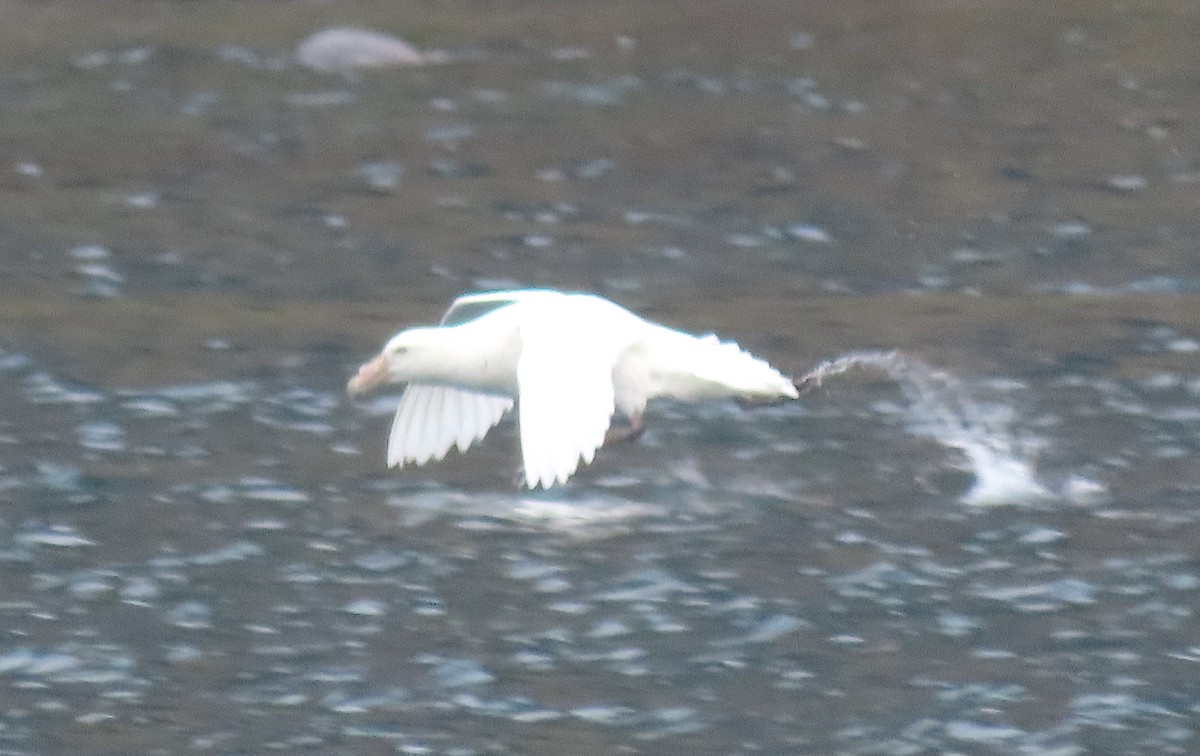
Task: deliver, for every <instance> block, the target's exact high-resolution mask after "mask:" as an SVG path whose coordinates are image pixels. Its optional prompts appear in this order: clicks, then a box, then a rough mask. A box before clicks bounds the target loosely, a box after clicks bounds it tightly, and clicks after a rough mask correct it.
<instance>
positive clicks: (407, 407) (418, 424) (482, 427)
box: [387, 383, 513, 467]
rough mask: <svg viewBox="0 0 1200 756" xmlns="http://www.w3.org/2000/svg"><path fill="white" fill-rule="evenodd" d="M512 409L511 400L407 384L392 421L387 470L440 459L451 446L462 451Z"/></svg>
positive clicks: (502, 397) (450, 389)
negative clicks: (410, 463)
mask: <svg viewBox="0 0 1200 756" xmlns="http://www.w3.org/2000/svg"><path fill="white" fill-rule="evenodd" d="M512 406H513V400H512V399H510V398H508V397H506V396H492V395H489V394H480V393H477V392H474V391H467V390H465V389H460V388H453V387H450V386H426V385H423V384H420V383H413V384H409V386H408V388H406V389H405V390H404V395H403V396H401V397H400V406H399V407H397V408H396V417H395V419H394V420H393V421H392V432H391V435H390V436H389V437H388V449H387V464H388V467H403V466H404V465H406V464H408V463H409V462H412V463H415V464H418V465H423V464H425V463H426V462H428V461H430V460H437V459H442V458H443V457H445V456H446V454H447V452H449V451H450V448H451V447H454V446H457V447H458V450H459V451H466V450H467V449H468V448H469V447H470V446H471V444H473V443H475V442H476V441H478V440H480V439H482V438H483V437H484V436H485V435H487V432H488V431H489V430H491V429H492V427H493V426H495V425H496V423H498V422H500V419H501V418H502V417H504V413H506V412H508V411H509V410H510V409H512Z"/></svg>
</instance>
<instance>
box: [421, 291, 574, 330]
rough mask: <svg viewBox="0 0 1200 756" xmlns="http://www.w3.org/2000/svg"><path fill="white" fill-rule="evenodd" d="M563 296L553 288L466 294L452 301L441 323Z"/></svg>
mask: <svg viewBox="0 0 1200 756" xmlns="http://www.w3.org/2000/svg"><path fill="white" fill-rule="evenodd" d="M562 296H564V295H563V293H562V292H559V291H554V290H552V289H513V290H509V291H484V292H478V293H475V294H464V295H462V296H461V297H459V298H458V299H455V300H454V301H453V302H451V303H450V307H449V308H448V309H447V310H446V314H444V315H442V322H441V323H440V325H444V326H452V325H458V324H460V323H466V322H467V321H468V320H475V319H476V318H478V317H481V316H482V315H485V314H487V313H489V312H491V311H492V310H497V309H499V308H501V307H506V306H508V305H510V304H516V303H518V302H529V301H533V300H547V299H552V298H558V297H562Z"/></svg>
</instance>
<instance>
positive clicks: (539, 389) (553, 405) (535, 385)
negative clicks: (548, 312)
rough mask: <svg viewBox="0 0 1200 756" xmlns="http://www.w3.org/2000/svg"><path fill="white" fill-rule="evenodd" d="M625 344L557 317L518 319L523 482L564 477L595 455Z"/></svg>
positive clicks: (562, 479) (545, 482)
mask: <svg viewBox="0 0 1200 756" xmlns="http://www.w3.org/2000/svg"><path fill="white" fill-rule="evenodd" d="M621 348H623V345H622V344H621V343H619V341H617V340H615V339H613V338H612V337H611V335H609V334H607V333H604V332H597V333H580V332H579V329H578V324H577V323H575V322H572V321H571V320H570V319H562V318H555V317H544V318H543V317H539V318H530V319H528V320H527V321H526V322H525V323H523V324H522V326H521V358H520V360H518V362H517V384H518V387H519V391H520V394H519V404H520V406H519V407H518V412H519V417H520V425H521V457H522V460H523V462H524V471H525V484H526V485H528V486H529V487H530V488H537V487H538V486H539V485H540V486H543V487H546V488H548V487H550V486H552V485H554V484H556V483H563V482H566V480H567V478H569V477H571V474H572V473H574V472H575V470H576V469H577V468H578V467H579V461H580V459H582V460H583V461H584V462H585V463H587V462H591V461H592V459H593V458H594V457H595V456H596V450H597V449H599V448H600V447H601V446H602V445H603V444H604V435H605V432H606V431H607V430H608V427H609V425H610V423H611V422H612V416H613V411H614V403H615V400H614V391H613V381H612V371H613V365H614V364H615V362H616V360H617V357H618V355H619V353H620V349H621Z"/></svg>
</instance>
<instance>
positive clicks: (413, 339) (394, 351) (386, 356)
mask: <svg viewBox="0 0 1200 756" xmlns="http://www.w3.org/2000/svg"><path fill="white" fill-rule="evenodd" d="M428 331H429V329H427V328H409V329H408V330H406V331H401V332H400V333H398V334H396V335H395V336H393V337H392V338H390V339H388V342H387V344H384V346H383V349H382V351H380V352H379V354H378V355H376V356H375V357H374V358H373V359H371V360H369V361H368V362H365V363H363V365H362V367H360V368H359V369H358V372H357V373H355V374H354V377H353V378H351V379H350V382H349V383H347V384H346V393H348V394H350V396H358V395H359V394H364V393H366V392H368V391H370V390H372V389H374V388H377V387H379V386H382V385H383V384H385V383H401V382H404V381H411V380H413V379H415V378H419V377H420V376H421V375H422V374H423V373H424V372H425V370H426V369H427V366H426V364H425V363H426V362H427V361H428V355H427V354H426V352H427V350H426V349H425V345H426V343H427V341H428V339H427V335H428Z"/></svg>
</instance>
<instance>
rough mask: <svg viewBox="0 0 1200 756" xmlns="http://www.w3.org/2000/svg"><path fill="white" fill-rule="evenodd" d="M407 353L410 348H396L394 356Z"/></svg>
mask: <svg viewBox="0 0 1200 756" xmlns="http://www.w3.org/2000/svg"><path fill="white" fill-rule="evenodd" d="M407 351H408V347H405V346H401V347H396V348H395V349H393V350H392V354H404V353H405V352H407Z"/></svg>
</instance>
